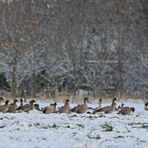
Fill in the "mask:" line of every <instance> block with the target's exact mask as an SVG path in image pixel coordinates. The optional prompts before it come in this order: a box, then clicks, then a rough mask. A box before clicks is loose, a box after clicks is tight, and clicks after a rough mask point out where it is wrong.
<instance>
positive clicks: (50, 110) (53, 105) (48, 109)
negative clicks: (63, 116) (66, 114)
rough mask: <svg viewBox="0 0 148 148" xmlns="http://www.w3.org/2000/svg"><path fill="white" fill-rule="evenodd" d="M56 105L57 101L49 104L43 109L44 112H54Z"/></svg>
mask: <svg viewBox="0 0 148 148" xmlns="http://www.w3.org/2000/svg"><path fill="white" fill-rule="evenodd" d="M56 105H57V103H54V104H50V105H49V106H47V107H45V108H44V109H43V113H44V114H50V113H56Z"/></svg>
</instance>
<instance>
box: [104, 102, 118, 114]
mask: <svg viewBox="0 0 148 148" xmlns="http://www.w3.org/2000/svg"><path fill="white" fill-rule="evenodd" d="M115 109H116V103H115V102H114V103H112V105H111V106H110V107H109V108H108V109H106V110H105V114H110V113H112V112H114V111H115Z"/></svg>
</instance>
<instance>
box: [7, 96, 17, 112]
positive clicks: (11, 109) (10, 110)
mask: <svg viewBox="0 0 148 148" xmlns="http://www.w3.org/2000/svg"><path fill="white" fill-rule="evenodd" d="M16 102H18V100H17V99H14V101H13V103H11V104H10V105H9V108H8V112H10V113H15V112H16V109H17V104H16Z"/></svg>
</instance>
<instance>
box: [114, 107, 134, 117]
mask: <svg viewBox="0 0 148 148" xmlns="http://www.w3.org/2000/svg"><path fill="white" fill-rule="evenodd" d="M134 111H135V108H134V107H124V108H122V109H121V110H120V111H119V112H118V113H117V114H122V115H130V114H131V113H133V112H134Z"/></svg>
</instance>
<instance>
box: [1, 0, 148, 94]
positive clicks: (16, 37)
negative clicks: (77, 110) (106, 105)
mask: <svg viewBox="0 0 148 148" xmlns="http://www.w3.org/2000/svg"><path fill="white" fill-rule="evenodd" d="M147 3H148V2H147V1H146V0H118V1H114V0H110V1H108V0H77V1H76V0H56V1H53V0H42V1H41V0H25V1H24V0H19V1H18V0H6V1H4V0H0V73H1V75H0V79H2V81H3V82H5V83H4V85H0V86H1V88H2V89H4V88H7V90H10V92H11V93H12V96H21V95H22V94H23V92H24V90H26V91H27V93H28V95H30V96H36V95H37V94H39V93H41V92H43V91H46V93H47V94H50V95H51V94H52V95H54V94H56V92H68V93H70V94H73V95H77V92H79V90H80V89H82V90H86V91H88V92H89V94H90V95H92V96H94V97H96V96H115V95H116V96H117V95H118V96H119V97H121V96H123V95H124V96H132V95H135V96H137V95H138V96H140V95H147V93H148V77H147V74H148V27H147V25H148V22H147V19H148V4H147ZM1 76H2V77H1Z"/></svg>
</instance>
